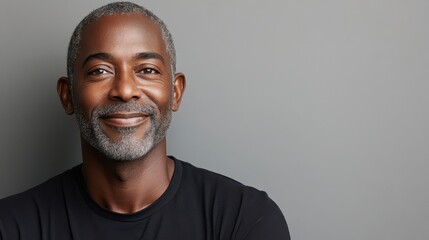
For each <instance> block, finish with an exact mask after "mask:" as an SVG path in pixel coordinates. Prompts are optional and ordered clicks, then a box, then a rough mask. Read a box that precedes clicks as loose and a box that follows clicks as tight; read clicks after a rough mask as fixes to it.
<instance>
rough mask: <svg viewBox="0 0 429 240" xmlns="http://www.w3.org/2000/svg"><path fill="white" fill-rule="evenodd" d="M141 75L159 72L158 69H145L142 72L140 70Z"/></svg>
mask: <svg viewBox="0 0 429 240" xmlns="http://www.w3.org/2000/svg"><path fill="white" fill-rule="evenodd" d="M140 73H143V74H157V73H159V72H158V71H157V70H156V69H153V68H143V69H142V70H140Z"/></svg>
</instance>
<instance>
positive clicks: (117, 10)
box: [67, 2, 176, 80]
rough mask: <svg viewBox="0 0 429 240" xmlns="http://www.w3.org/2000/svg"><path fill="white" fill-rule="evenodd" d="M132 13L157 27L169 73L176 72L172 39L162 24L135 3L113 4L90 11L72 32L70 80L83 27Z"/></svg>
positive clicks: (69, 58) (157, 18)
mask: <svg viewBox="0 0 429 240" xmlns="http://www.w3.org/2000/svg"><path fill="white" fill-rule="evenodd" d="M132 13H140V14H142V15H144V16H146V17H148V18H149V19H150V20H152V22H153V23H155V24H156V25H157V26H159V28H160V29H161V34H162V39H163V40H164V45H165V48H166V50H167V54H168V55H169V58H170V67H171V72H172V74H174V73H175V72H176V50H175V48H174V43H173V37H172V36H171V34H170V31H168V28H167V26H166V25H165V24H164V22H163V21H162V20H161V19H160V18H159V17H157V16H156V15H155V14H153V13H152V12H151V11H149V10H147V9H146V8H144V7H142V6H140V5H137V4H135V3H131V2H113V3H110V4H107V5H104V6H102V7H100V8H97V9H95V10H94V11H92V12H91V13H90V14H88V15H87V16H86V17H85V18H84V19H83V20H82V21H80V23H79V24H78V25H77V26H76V28H75V30H74V31H73V34H72V36H71V38H70V43H69V47H68V52H67V75H68V77H69V79H70V80H72V79H73V64H74V62H75V61H76V57H77V54H78V52H79V48H80V40H81V34H82V31H83V29H84V28H85V26H86V25H88V24H89V23H91V22H93V21H95V20H97V19H99V18H101V17H103V16H111V15H125V14H132Z"/></svg>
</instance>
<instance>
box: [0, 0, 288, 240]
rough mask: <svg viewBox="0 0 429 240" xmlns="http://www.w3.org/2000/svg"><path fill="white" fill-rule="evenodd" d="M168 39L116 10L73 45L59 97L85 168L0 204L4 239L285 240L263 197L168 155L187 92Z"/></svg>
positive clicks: (79, 31) (125, 9)
mask: <svg viewBox="0 0 429 240" xmlns="http://www.w3.org/2000/svg"><path fill="white" fill-rule="evenodd" d="M175 62H176V57H175V49H174V45H173V41H172V37H171V35H170V33H169V31H168V30H167V28H166V26H165V25H164V23H163V22H162V21H161V20H160V19H159V18H158V17H156V16H155V15H153V13H151V12H149V11H148V10H146V9H144V8H142V7H141V6H138V5H135V4H133V3H127V2H122V3H112V4H108V5H106V6H103V7H101V8H99V9H97V10H95V11H93V12H92V13H90V14H89V15H88V16H87V17H85V18H84V19H83V20H82V22H81V23H80V24H79V25H78V26H77V27H76V29H75V31H74V32H73V35H72V38H71V40H70V44H69V49H68V58H67V70H68V77H61V78H60V79H59V80H58V84H57V90H58V95H59V97H60V100H61V103H62V105H63V107H64V110H65V112H66V113H67V114H75V115H76V118H77V122H78V124H79V128H80V132H81V142H82V156H83V163H82V164H81V165H79V166H76V167H74V168H73V169H71V170H68V171H66V172H64V173H63V174H60V175H58V176H56V177H54V178H52V179H50V180H48V181H47V182H45V183H43V184H41V185H39V186H37V187H35V188H33V189H30V190H28V191H26V192H24V193H21V194H18V195H15V196H11V197H9V198H5V199H3V200H1V201H0V239H5V240H6V239H7V240H10V239H61V240H65V239H103V240H106V239H289V233H288V228H287V225H286V222H285V220H284V217H283V215H282V213H281V211H280V210H279V208H278V207H277V206H276V204H275V203H274V202H273V201H272V200H270V199H269V198H268V196H267V195H266V194H265V193H264V192H261V191H258V190H256V189H254V188H251V187H247V186H244V185H242V184H240V183H238V182H235V181H233V180H231V179H229V178H226V177H223V176H221V175H218V174H215V173H212V172H209V171H207V170H203V169H199V168H196V167H194V166H192V165H190V164H188V163H186V162H183V161H180V160H178V159H176V158H174V157H169V156H167V155H166V131H167V128H168V126H169V124H170V121H171V114H172V111H177V110H178V109H179V106H180V100H181V98H182V96H183V92H184V89H185V76H184V74H182V73H179V72H176V69H175V68H176V67H175Z"/></svg>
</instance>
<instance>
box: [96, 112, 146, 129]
mask: <svg viewBox="0 0 429 240" xmlns="http://www.w3.org/2000/svg"><path fill="white" fill-rule="evenodd" d="M147 117H148V115H147V114H143V113H109V114H106V115H103V116H102V117H100V119H101V120H102V121H103V122H104V123H105V124H107V125H109V126H112V127H118V128H124V127H136V126H138V125H140V124H142V123H143V122H144V121H145V120H146V118H147Z"/></svg>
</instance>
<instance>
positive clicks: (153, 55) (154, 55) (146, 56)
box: [134, 52, 165, 64]
mask: <svg viewBox="0 0 429 240" xmlns="http://www.w3.org/2000/svg"><path fill="white" fill-rule="evenodd" d="M134 58H135V59H159V60H161V62H162V63H163V64H165V61H164V58H163V57H162V55H161V54H159V53H156V52H140V53H137V54H136V55H135V56H134Z"/></svg>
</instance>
